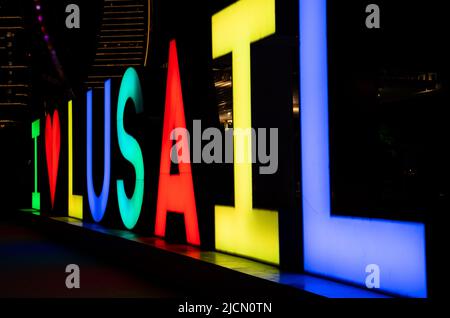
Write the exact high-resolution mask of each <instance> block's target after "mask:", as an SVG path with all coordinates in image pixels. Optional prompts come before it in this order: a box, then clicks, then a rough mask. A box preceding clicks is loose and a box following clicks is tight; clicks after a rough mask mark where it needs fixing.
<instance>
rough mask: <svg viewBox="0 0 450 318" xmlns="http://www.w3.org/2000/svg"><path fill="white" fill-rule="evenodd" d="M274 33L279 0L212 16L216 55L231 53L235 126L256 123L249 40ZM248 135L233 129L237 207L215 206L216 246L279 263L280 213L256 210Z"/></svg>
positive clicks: (243, 1)
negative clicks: (253, 111) (252, 107)
mask: <svg viewBox="0 0 450 318" xmlns="http://www.w3.org/2000/svg"><path fill="white" fill-rule="evenodd" d="M274 33H275V0H240V1H238V2H236V3H235V4H233V5H231V6H229V7H227V8H226V9H224V10H222V11H221V12H219V13H217V14H215V15H214V16H213V18H212V46H213V49H212V51H213V58H218V57H221V56H223V55H225V54H228V53H232V59H233V62H232V67H233V75H232V77H233V117H234V118H233V124H234V129H235V130H238V129H244V130H245V129H251V127H252V123H251V86H252V85H251V71H250V64H251V57H250V44H251V43H253V42H256V41H258V40H260V39H263V38H264V37H267V36H269V35H271V34H274ZM245 138H247V140H245ZM250 138H251V137H248V136H244V135H243V134H239V135H238V134H236V133H234V158H235V160H234V196H235V206H234V207H228V206H216V207H215V230H216V248H217V249H218V250H221V251H225V252H229V253H234V254H238V255H243V256H247V257H251V258H254V259H258V260H262V261H265V262H269V263H273V264H278V263H279V237H278V213H277V211H270V210H259V209H254V208H253V202H252V201H253V194H252V160H251V153H250V154H249V151H248V145H249V144H251V140H250ZM250 152H251V151H250ZM243 157H244V160H241V162H237V160H236V159H237V158H243ZM245 157H246V158H245ZM230 229H233V230H230Z"/></svg>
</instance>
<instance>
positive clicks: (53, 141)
mask: <svg viewBox="0 0 450 318" xmlns="http://www.w3.org/2000/svg"><path fill="white" fill-rule="evenodd" d="M299 20H300V25H299V30H300V43H301V46H300V57H299V58H300V70H301V72H300V97H301V101H300V105H301V107H300V121H301V155H302V158H301V160H302V173H301V174H302V197H301V202H302V206H303V244H304V245H303V251H304V269H305V271H307V272H309V273H313V274H319V275H323V276H328V277H331V278H335V279H339V280H343V281H347V282H350V283H352V284H358V285H363V284H364V282H365V280H366V277H367V273H366V268H377V269H379V271H380V275H381V277H380V281H381V283H380V284H381V289H382V290H383V291H387V292H391V293H395V294H401V295H407V296H414V297H426V296H427V286H426V285H427V277H426V255H425V227H424V224H420V223H413V222H406V221H405V222H404V221H393V220H381V219H378V220H375V219H368V218H360V217H343V216H332V215H331V210H330V195H331V194H330V168H329V161H330V156H329V124H328V115H329V114H328V86H327V83H328V70H327V34H326V29H327V21H326V0H300V19H299ZM275 22H276V21H275V0H239V1H237V2H235V3H233V4H232V5H230V6H229V7H227V8H225V9H224V10H222V11H220V12H219V13H217V14H215V15H214V16H213V17H212V58H213V59H218V58H220V57H223V56H225V55H228V54H230V53H231V57H232V85H231V86H232V92H233V112H232V114H233V120H232V124H233V153H234V160H233V165H234V166H233V169H234V170H233V172H234V206H223V205H214V204H212V203H211V204H209V208H210V209H211V210H210V211H211V214H212V207H213V206H214V240H215V246H216V249H217V250H219V251H223V252H227V253H231V254H236V255H240V256H245V257H248V258H252V259H255V260H259V261H263V262H266V263H271V264H275V265H278V264H280V239H279V212H278V211H276V210H268V209H267V210H266V209H256V208H254V206H253V185H252V182H253V181H254V180H253V175H252V155H254V154H253V153H252V151H253V150H252V147H251V145H252V138H253V136H252V134H246V133H240V132H243V131H249V130H251V129H252V128H253V127H252V100H251V96H252V80H251V64H252V60H251V45H252V43H255V42H258V41H260V40H263V39H265V38H267V37H269V36H271V35H273V34H275V32H276V23H275ZM92 94H93V91H92V90H89V91H88V92H87V94H86V182H87V196H88V203H89V209H90V212H91V214H92V217H93V219H94V221H95V222H100V221H101V220H102V219H103V218H104V215H105V213H106V210H107V205H108V199H109V191H110V184H111V155H112V154H111V151H112V147H113V145H114V143H113V142H112V140H111V129H112V127H111V80H107V81H105V85H104V105H103V106H104V110H103V120H104V125H103V129H104V130H103V183H102V185H101V192H100V195H97V193H96V191H95V187H94V177H93V175H94V171H93V160H94V158H93V157H94V155H93V151H94V150H93V130H95V129H94V128H95V127H94V126H93V125H94V123H93V95H92ZM288 97H290V96H288ZM129 101H131V102H132V103H133V105H134V106H133V107H134V108H133V109H134V112H135V113H136V114H142V113H143V111H144V101H143V91H142V87H141V83H140V80H139V77H138V73H137V71H136V70H135V69H134V68H128V69H127V70H126V71H125V73H124V75H123V78H122V81H121V84H120V89H119V92H118V99H117V113H116V125H117V145H118V148H119V151H120V154H121V156H122V157H123V158H124V159H125V160H126V161H127V162H128V163H129V164H131V166H132V167H133V169H134V174H135V182H134V189H132V192H130V191H126V188H127V190H129V189H128V187H127V186H128V182H129V181H125V180H129V179H127V178H125V177H124V178H122V179H119V180H117V181H116V188H113V191H114V190H115V189H117V202H118V209H119V213H120V216H121V219H122V222H123V224H124V226H125V227H126V228H127V229H130V230H131V229H133V228H135V227H136V224H137V222H138V220H139V217H140V215H141V212H142V207H143V199H144V183H145V181H144V177H145V176H146V175H145V169H144V157H143V151H142V148H141V146H140V145H139V142H138V139H137V138H135V137H133V136H131V135H130V134H129V133H128V132H127V131H126V130H125V123H124V121H125V118H124V117H125V116H128V115H125V114H126V113H127V112H128V111H130V109H128V110H127V109H126V105H127V103H128V102H129ZM161 106H162V105H161ZM185 113H186V112H185V107H184V100H183V90H182V85H181V75H180V64H179V60H178V52H177V44H176V41H175V40H171V41H170V43H169V56H168V69H167V82H166V95H165V104H164V115H163V116H164V118H163V129H162V141H161V152H160V153H159V152H158V150H156V152H155V153H156V155H157V156H160V167H159V176H155V182H156V177H159V179H158V189H157V191H158V193H157V198H156V215H155V227H154V233H155V235H156V236H160V237H165V236H166V235H167V234H166V228H167V215H168V213H178V214H180V215H182V216H183V217H184V224H185V229H186V240H187V242H188V243H189V244H192V245H200V244H201V243H202V244H204V242H205V240H204V238H203V237H202V238H201V237H200V231H199V222H198V213H197V212H198V210H197V203H198V204H199V206H201V205H202V204H203V202H201V201H200V200H199V197H197V202H196V196H195V194H196V191H194V189H202V187H201V186H199V187H198V188H195V187H194V178H193V173H192V167H191V164H190V160H187V161H185V160H183V159H181V160H178V162H177V169H176V170H177V172H174V171H171V170H175V169H171V167H172V168H173V166H172V165H173V164H174V157H173V156H175V157H177V158H178V159H180V158H188V159H189V158H190V148H189V146H190V145H189V136H188V131H187V129H186V114H185ZM67 129H68V130H67V131H68V139H67V140H68V215H69V216H71V217H76V218H79V219H82V218H83V196H82V195H74V189H73V185H74V160H75V159H74V151H73V137H74V136H73V134H74V132H73V105H72V101H69V102H68V127H67ZM175 134H178V135H176V136H175ZM39 136H40V121H39V120H36V121H34V122H33V123H32V139H33V141H34V191H33V192H32V207H33V208H34V209H40V207H41V200H40V199H41V198H40V193H39V192H38V137H39ZM158 138H159V136H158ZM253 140H255V139H253ZM174 141H175V144H176V148H175V147H174ZM158 142H159V141H158ZM60 148H61V130H60V118H59V113H58V110H55V111H54V113H53V115H52V116H51V115H50V114H47V115H46V119H45V152H46V153H45V155H46V161H47V170H48V180H49V187H50V197H51V206H52V209H54V206H55V193H56V185H57V179H58V167H59V157H60ZM174 149H176V150H175V151H174ZM152 150H153V149H152ZM98 159H100V158H98ZM83 160H84V158H83ZM100 162H101V161H100ZM128 163H127V164H128ZM155 172H156V171H155ZM41 173H42V172H41ZM113 173H114V171H113ZM147 174H148V172H147ZM75 175H76V174H75ZM113 177H114V174H113ZM147 177H148V176H147ZM208 177H209V176H208ZM60 183H61V182H60ZM125 183H127V184H125ZM131 183H132V182H131ZM154 185H156V183H155V184H154ZM58 193H59V192H58ZM64 193H65V192H64ZM113 193H114V192H113ZM127 193H128V194H131V196H128V195H127ZM150 195H154V194H150ZM200 198H201V197H200ZM200 203H202V204H200ZM215 204H217V202H216V203H215ZM150 209H151V212H153V211H154V210H155V207H150ZM291 212H293V213H294V211H291ZM297 212H298V213H300V211H297ZM108 213H109V212H108ZM209 216H211V225H212V222H213V221H212V219H213V218H212V216H213V215H209ZM297 216H299V215H297ZM299 217H300V216H299ZM200 225H203V224H200ZM298 227H300V224H298ZM202 230H203V228H202ZM207 230H212V229H207ZM290 230H292V228H290ZM211 232H212V231H211ZM202 233H203V232H202ZM289 234H292V233H289ZM292 236H293V235H292ZM297 236H300V235H297ZM211 239H212V236H211ZM283 247H284V246H283ZM288 249H289V248H285V250H288ZM293 249H294V248H292V249H291V250H288V251H287V252H288V253H293V254H295V253H297V254H300V251H298V249H297V251H292V250H293ZM283 255H284V254H283Z"/></svg>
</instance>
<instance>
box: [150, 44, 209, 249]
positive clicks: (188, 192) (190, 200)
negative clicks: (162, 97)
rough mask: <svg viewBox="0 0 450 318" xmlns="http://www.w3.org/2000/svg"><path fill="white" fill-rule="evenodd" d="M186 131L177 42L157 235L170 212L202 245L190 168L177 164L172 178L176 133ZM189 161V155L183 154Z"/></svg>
mask: <svg viewBox="0 0 450 318" xmlns="http://www.w3.org/2000/svg"><path fill="white" fill-rule="evenodd" d="M175 128H177V129H184V130H185V129H186V121H185V117H184V105H183V95H182V92H181V80H180V69H179V67H178V54H177V47H176V42H175V40H172V41H170V48H169V67H168V70H167V88H166V105H165V110H164V126H163V137H162V145H161V164H160V170H159V186H158V203H157V207H156V224H155V235H158V236H164V235H165V231H166V219H167V211H173V212H177V213H182V214H184V221H185V227H186V240H187V242H189V243H190V244H193V245H200V234H199V230H198V221H197V210H196V207H195V196H194V184H193V182H192V171H191V164H190V163H189V162H182V160H180V161H179V163H178V171H179V173H178V174H176V175H171V174H170V165H171V158H170V152H171V148H172V140H171V138H170V133H171V131H172V130H173V129H175ZM187 141H188V138H187V136H181V140H180V142H182V143H184V144H183V145H181V149H182V151H189V146H188V145H187ZM184 155H186V156H187V157H188V158H189V157H190V155H189V153H187V154H184Z"/></svg>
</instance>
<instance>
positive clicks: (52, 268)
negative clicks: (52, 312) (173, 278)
mask: <svg viewBox="0 0 450 318" xmlns="http://www.w3.org/2000/svg"><path fill="white" fill-rule="evenodd" d="M67 264H77V265H79V267H80V273H81V275H80V278H81V279H80V282H81V288H80V289H67V288H66V285H65V280H66V276H67V275H68V274H66V273H65V268H66V266H67ZM176 296H180V295H178V294H177V293H176V292H174V291H173V290H169V289H168V288H166V287H164V286H159V285H158V284H155V283H153V282H151V281H147V280H145V279H143V278H141V277H138V276H137V275H135V274H134V273H132V272H130V271H127V270H126V269H123V268H119V267H116V266H114V265H112V264H109V263H108V264H107V263H105V262H103V261H102V260H100V259H97V258H95V257H93V256H92V255H87V254H86V255H85V254H83V253H80V252H79V251H75V250H73V249H71V248H69V247H68V246H64V245H63V244H58V243H57V242H55V241H53V240H52V241H51V240H49V239H47V238H46V237H45V236H43V235H42V234H40V233H38V232H36V231H34V230H32V229H29V228H27V227H23V226H20V225H18V224H15V223H13V222H6V223H5V222H2V221H0V298H3V297H8V298H9V297H13V298H15V297H26V298H35V297H38V298H39V297H63V298H66V297H121V298H122V297H124V298H127V297H133V298H140V297H152V298H153V297H155V298H159V297H163V298H165V297H176Z"/></svg>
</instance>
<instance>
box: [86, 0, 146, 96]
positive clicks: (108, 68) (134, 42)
mask: <svg viewBox="0 0 450 318" xmlns="http://www.w3.org/2000/svg"><path fill="white" fill-rule="evenodd" d="M150 10H151V4H150V0H104V4H103V17H102V22H101V26H100V31H99V33H98V35H97V47H96V55H95V60H94V63H93V65H92V67H91V70H90V71H89V75H88V78H87V81H86V82H85V88H86V89H91V88H93V89H96V88H103V85H104V81H105V80H106V79H108V78H119V77H121V76H122V75H123V73H124V71H125V70H126V69H127V68H128V67H130V66H133V67H140V66H145V65H146V64H147V58H148V44H149V43H148V41H149V35H150Z"/></svg>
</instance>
